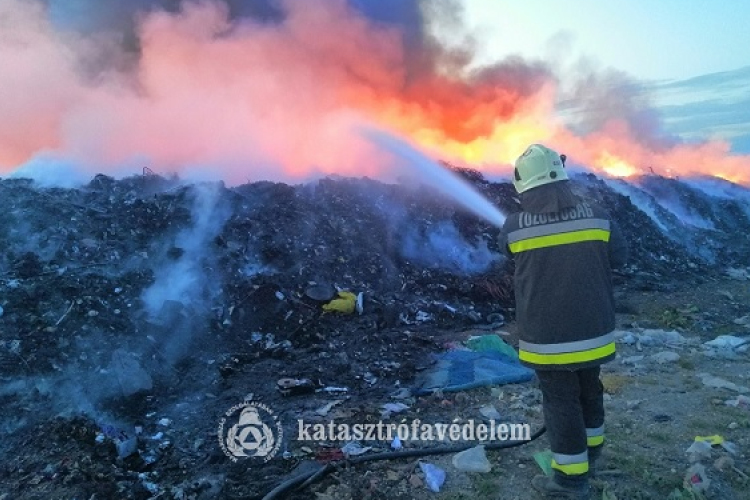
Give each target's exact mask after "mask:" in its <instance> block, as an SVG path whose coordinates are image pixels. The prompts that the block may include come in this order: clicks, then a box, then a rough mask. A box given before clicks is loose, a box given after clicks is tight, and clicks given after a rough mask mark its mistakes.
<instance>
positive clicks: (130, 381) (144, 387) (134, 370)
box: [109, 349, 154, 397]
mask: <svg viewBox="0 0 750 500" xmlns="http://www.w3.org/2000/svg"><path fill="white" fill-rule="evenodd" d="M109 371H111V372H112V373H113V374H114V377H115V381H116V382H117V385H118V387H119V388H120V391H121V392H122V395H123V396H125V397H127V396H131V395H133V394H136V393H138V392H140V391H150V390H151V389H152V388H153V385H154V383H153V380H152V379H151V375H149V374H148V372H147V371H146V370H144V369H143V367H142V366H141V364H140V363H139V362H138V360H137V359H136V357H135V355H133V354H131V353H129V352H127V351H125V350H124V349H116V350H115V351H114V352H113V353H112V359H111V361H110V364H109Z"/></svg>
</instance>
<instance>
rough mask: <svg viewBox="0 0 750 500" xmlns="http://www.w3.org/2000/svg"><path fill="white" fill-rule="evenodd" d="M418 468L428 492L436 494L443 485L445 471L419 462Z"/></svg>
mask: <svg viewBox="0 0 750 500" xmlns="http://www.w3.org/2000/svg"><path fill="white" fill-rule="evenodd" d="M419 468H420V469H421V470H422V473H423V474H424V480H425V483H427V487H428V488H429V489H430V491H434V492H435V493H438V492H439V491H440V487H441V486H443V483H445V471H444V470H443V469H441V468H440V467H438V466H437V465H435V464H431V463H427V462H419Z"/></svg>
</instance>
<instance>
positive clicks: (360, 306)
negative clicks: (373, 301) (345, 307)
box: [355, 292, 365, 316]
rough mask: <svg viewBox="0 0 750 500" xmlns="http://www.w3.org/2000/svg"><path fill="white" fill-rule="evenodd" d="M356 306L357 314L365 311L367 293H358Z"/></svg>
mask: <svg viewBox="0 0 750 500" xmlns="http://www.w3.org/2000/svg"><path fill="white" fill-rule="evenodd" d="M355 308H356V309H357V314H359V315H360V316H361V315H362V313H363V312H365V294H364V293H362V292H359V293H358V294H357V302H356V305H355Z"/></svg>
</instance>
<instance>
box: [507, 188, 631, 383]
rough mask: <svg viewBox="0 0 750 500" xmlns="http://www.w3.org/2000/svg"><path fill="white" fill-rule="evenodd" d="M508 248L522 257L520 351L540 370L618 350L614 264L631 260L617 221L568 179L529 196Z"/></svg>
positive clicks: (511, 224) (584, 362)
mask: <svg viewBox="0 0 750 500" xmlns="http://www.w3.org/2000/svg"><path fill="white" fill-rule="evenodd" d="M521 208H522V210H523V211H522V212H520V213H515V214H512V215H510V216H509V217H508V218H507V219H506V221H505V225H504V227H503V232H502V234H501V238H502V241H501V248H503V249H504V250H505V251H506V253H507V254H508V255H509V256H510V257H512V258H513V259H514V260H515V265H516V270H515V295H516V320H517V323H518V333H519V338H520V341H519V357H520V359H521V361H522V362H523V363H524V364H526V365H528V366H531V367H532V368H535V369H542V370H543V369H561V368H562V369H577V368H583V367H587V366H594V365H598V364H601V363H604V362H606V361H609V360H611V359H612V358H614V356H615V343H614V338H613V336H612V331H613V330H614V328H615V306H614V296H613V290H612V268H616V267H619V266H622V265H624V264H625V261H626V259H627V253H628V249H627V245H626V243H625V240H624V238H623V236H622V234H621V232H620V230H619V229H618V227H617V225H616V224H615V223H614V222H613V221H612V220H610V218H609V217H608V216H607V214H606V213H605V212H604V211H603V210H601V209H599V208H598V207H595V206H594V205H592V204H590V203H589V202H586V201H584V200H581V199H579V198H578V197H576V196H575V195H573V193H572V192H571V191H570V187H569V185H568V181H561V182H555V183H552V184H547V185H543V186H539V187H537V188H534V189H531V190H529V191H527V192H524V193H522V194H521Z"/></svg>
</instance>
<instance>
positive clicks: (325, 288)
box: [305, 283, 336, 302]
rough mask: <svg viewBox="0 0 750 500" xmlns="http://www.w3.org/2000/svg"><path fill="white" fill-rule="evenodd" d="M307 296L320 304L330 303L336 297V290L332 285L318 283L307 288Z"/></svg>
mask: <svg viewBox="0 0 750 500" xmlns="http://www.w3.org/2000/svg"><path fill="white" fill-rule="evenodd" d="M305 295H306V296H307V297H308V298H310V299H312V300H317V301H318V302H328V301H330V300H332V299H333V298H334V297H335V296H336V289H335V288H334V287H333V286H331V285H326V284H318V283H316V284H312V285H310V286H309V287H307V289H306V290H305Z"/></svg>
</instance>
